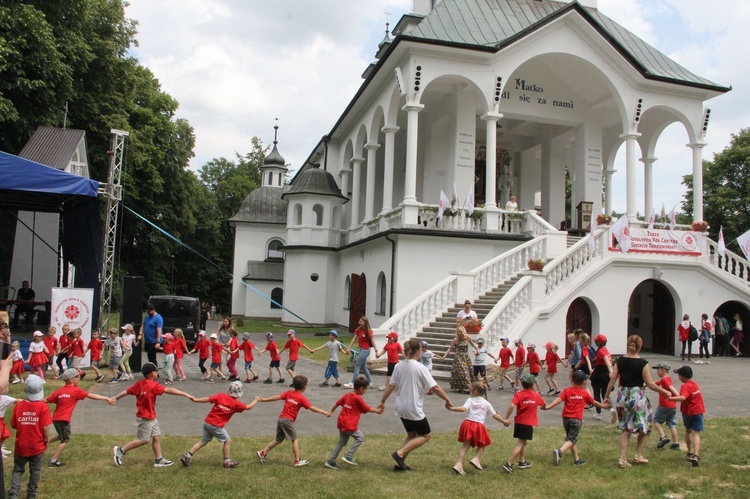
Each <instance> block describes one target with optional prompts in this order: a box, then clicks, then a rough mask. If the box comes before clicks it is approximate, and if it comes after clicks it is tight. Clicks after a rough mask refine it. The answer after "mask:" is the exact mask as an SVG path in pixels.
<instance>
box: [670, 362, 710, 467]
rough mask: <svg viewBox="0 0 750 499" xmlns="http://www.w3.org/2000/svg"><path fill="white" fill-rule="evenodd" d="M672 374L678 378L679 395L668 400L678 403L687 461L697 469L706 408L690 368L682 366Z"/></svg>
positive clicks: (699, 460)
mask: <svg viewBox="0 0 750 499" xmlns="http://www.w3.org/2000/svg"><path fill="white" fill-rule="evenodd" d="M673 372H674V373H675V374H677V376H678V377H679V378H680V381H681V382H682V386H681V387H680V395H679V396H676V397H669V400H674V401H675V402H680V412H681V413H682V422H683V423H684V424H685V443H686V444H687V459H688V461H690V463H691V464H692V465H693V467H694V468H697V467H698V466H700V462H701V458H700V452H701V432H702V431H703V415H704V414H705V412H706V406H705V405H703V394H702V393H701V389H700V387H699V386H698V383H696V382H695V381H693V369H692V368H691V367H690V366H682V367H680V368H679V369H675V370H674V371H673Z"/></svg>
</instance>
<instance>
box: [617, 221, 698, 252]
mask: <svg viewBox="0 0 750 499" xmlns="http://www.w3.org/2000/svg"><path fill="white" fill-rule="evenodd" d="M700 237H701V236H700V234H698V233H696V232H692V231H684V230H661V229H646V228H636V227H631V228H630V249H629V251H630V252H631V253H667V254H672V255H689V256H700V255H701V245H700ZM609 249H610V251H620V248H619V247H617V246H616V245H615V239H614V238H612V240H611V241H610V247H609Z"/></svg>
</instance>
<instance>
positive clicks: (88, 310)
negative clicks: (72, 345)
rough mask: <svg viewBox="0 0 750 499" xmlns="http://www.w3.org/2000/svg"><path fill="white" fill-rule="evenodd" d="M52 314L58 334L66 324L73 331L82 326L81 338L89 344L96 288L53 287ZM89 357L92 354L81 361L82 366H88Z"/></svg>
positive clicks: (51, 322) (53, 324) (52, 323)
mask: <svg viewBox="0 0 750 499" xmlns="http://www.w3.org/2000/svg"><path fill="white" fill-rule="evenodd" d="M51 315H52V316H51V317H50V325H51V326H54V327H55V328H56V329H57V332H58V334H59V333H60V331H62V327H63V325H65V324H67V325H68V326H70V330H71V331H73V330H74V329H76V328H81V331H82V333H81V339H82V340H83V343H84V345H88V344H89V341H90V340H91V328H92V324H91V321H92V319H93V315H94V290H93V289H87V288H52V314H51ZM43 332H44V331H43ZM89 359H90V355H86V356H85V357H84V358H83V359H82V361H81V367H88V366H89V364H90V362H89Z"/></svg>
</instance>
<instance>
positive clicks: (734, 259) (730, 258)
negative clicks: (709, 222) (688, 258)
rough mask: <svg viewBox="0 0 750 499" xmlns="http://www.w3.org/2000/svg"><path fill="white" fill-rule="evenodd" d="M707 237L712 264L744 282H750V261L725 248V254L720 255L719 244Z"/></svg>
mask: <svg viewBox="0 0 750 499" xmlns="http://www.w3.org/2000/svg"><path fill="white" fill-rule="evenodd" d="M706 239H707V240H708V246H709V261H710V262H711V264H712V265H716V266H717V267H718V268H720V269H721V270H723V271H724V272H727V273H728V274H730V275H732V276H734V277H735V278H736V279H737V280H739V281H742V282H743V283H744V284H748V283H750V262H749V261H747V260H746V259H745V258H742V257H741V256H740V255H738V254H737V253H734V252H732V251H729V250H725V252H724V256H721V255H719V249H718V245H717V244H716V243H715V242H714V241H712V240H711V239H708V238H706Z"/></svg>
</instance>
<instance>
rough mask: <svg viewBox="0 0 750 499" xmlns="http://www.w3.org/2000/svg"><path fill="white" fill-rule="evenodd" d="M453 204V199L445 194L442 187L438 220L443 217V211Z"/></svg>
mask: <svg viewBox="0 0 750 499" xmlns="http://www.w3.org/2000/svg"><path fill="white" fill-rule="evenodd" d="M450 205H451V200H450V199H448V196H446V195H445V193H444V192H443V189H440V201H439V202H438V220H439V219H441V218H443V212H444V211H445V209H446V208H448V207H449V206H450Z"/></svg>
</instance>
